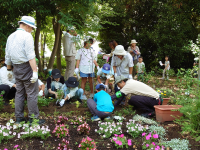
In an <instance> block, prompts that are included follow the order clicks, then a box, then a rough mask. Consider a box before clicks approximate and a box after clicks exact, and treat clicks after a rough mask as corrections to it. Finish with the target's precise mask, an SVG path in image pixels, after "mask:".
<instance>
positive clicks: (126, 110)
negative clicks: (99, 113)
mask: <svg viewBox="0 0 200 150" xmlns="http://www.w3.org/2000/svg"><path fill="white" fill-rule="evenodd" d="M134 114H135V111H133V110H132V106H130V105H129V106H128V107H123V108H122V109H121V110H119V111H115V115H116V116H127V115H134Z"/></svg>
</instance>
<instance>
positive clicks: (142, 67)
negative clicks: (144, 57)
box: [136, 62, 145, 73]
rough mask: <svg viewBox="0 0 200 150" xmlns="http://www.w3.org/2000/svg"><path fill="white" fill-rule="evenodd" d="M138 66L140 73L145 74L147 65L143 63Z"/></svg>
mask: <svg viewBox="0 0 200 150" xmlns="http://www.w3.org/2000/svg"><path fill="white" fill-rule="evenodd" d="M136 66H137V67H138V73H142V71H143V73H144V69H145V64H144V62H141V63H140V62H138V63H137V65H136Z"/></svg>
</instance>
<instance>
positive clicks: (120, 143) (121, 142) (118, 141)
mask: <svg viewBox="0 0 200 150" xmlns="http://www.w3.org/2000/svg"><path fill="white" fill-rule="evenodd" d="M111 142H113V143H114V144H115V147H117V149H118V148H124V147H126V148H128V146H131V145H132V143H131V139H128V140H127V139H126V137H125V136H124V134H121V135H117V134H115V137H113V138H112V139H111Z"/></svg>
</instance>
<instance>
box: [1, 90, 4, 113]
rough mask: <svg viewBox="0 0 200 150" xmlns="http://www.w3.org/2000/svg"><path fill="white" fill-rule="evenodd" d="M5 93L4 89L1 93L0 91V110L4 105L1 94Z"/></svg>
mask: <svg viewBox="0 0 200 150" xmlns="http://www.w3.org/2000/svg"><path fill="white" fill-rule="evenodd" d="M4 94H5V91H2V92H1V93H0V111H1V109H3V105H4V101H3V100H4V98H3V95H4Z"/></svg>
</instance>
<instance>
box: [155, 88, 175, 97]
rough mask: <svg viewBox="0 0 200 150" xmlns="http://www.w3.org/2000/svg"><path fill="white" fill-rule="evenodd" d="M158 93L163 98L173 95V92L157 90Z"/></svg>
mask: <svg viewBox="0 0 200 150" xmlns="http://www.w3.org/2000/svg"><path fill="white" fill-rule="evenodd" d="M157 92H158V93H159V94H160V95H161V97H162V98H169V97H170V96H171V94H172V90H169V89H166V90H157Z"/></svg>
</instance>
